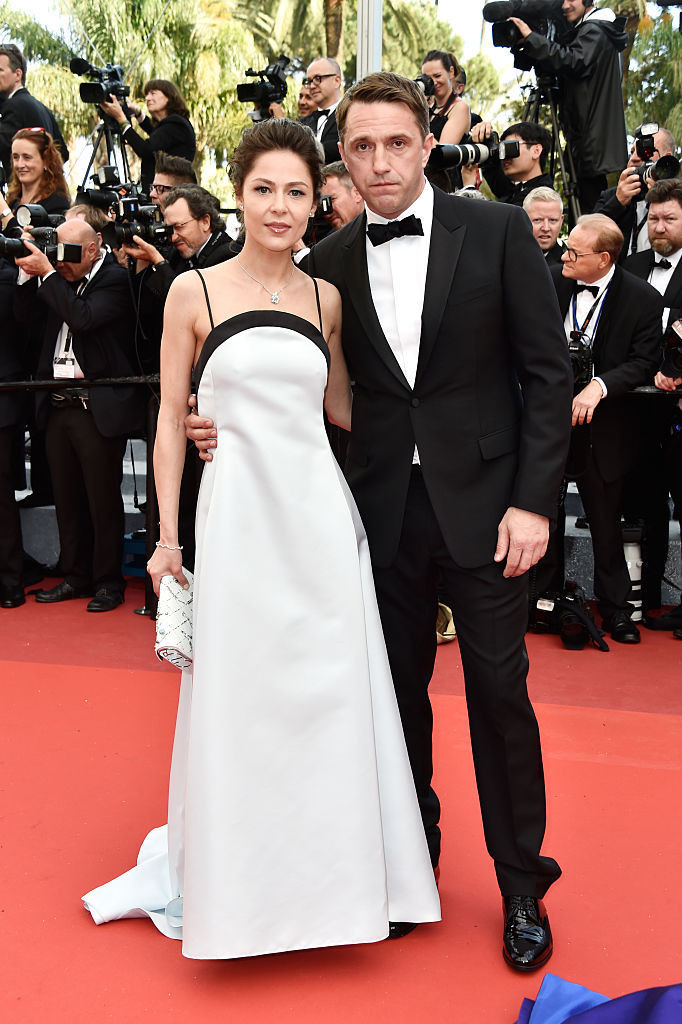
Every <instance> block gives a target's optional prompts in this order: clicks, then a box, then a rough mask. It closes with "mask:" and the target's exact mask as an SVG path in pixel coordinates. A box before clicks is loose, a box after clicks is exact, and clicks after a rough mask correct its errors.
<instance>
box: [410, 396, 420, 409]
mask: <svg viewBox="0 0 682 1024" xmlns="http://www.w3.org/2000/svg"><path fill="white" fill-rule="evenodd" d="M410 405H411V406H412V408H413V409H416V408H417V406H418V405H419V399H418V398H413V399H412V401H411V402H410Z"/></svg>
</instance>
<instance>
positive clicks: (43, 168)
mask: <svg viewBox="0 0 682 1024" xmlns="http://www.w3.org/2000/svg"><path fill="white" fill-rule="evenodd" d="M26 203H38V204H40V205H41V206H42V207H43V208H44V210H45V211H46V212H47V213H64V212H65V211H66V210H68V208H69V206H70V205H71V199H70V197H69V189H68V186H67V184H66V179H65V177H64V172H63V170H62V160H61V157H60V155H59V153H58V152H57V149H56V148H55V145H54V142H53V141H52V136H51V135H50V134H49V132H46V131H45V130H44V129H43V128H21V129H20V130H19V131H18V132H17V133H16V135H15V136H14V138H13V139H12V174H11V177H10V179H9V186H8V189H7V202H5V200H4V199H3V198H2V196H1V195H0V225H1V226H2V230H3V232H4V233H5V234H6V235H14V236H16V237H19V236H20V235H21V228H20V226H19V224H18V223H17V221H16V219H15V217H14V216H13V215H14V211H15V210H16V208H17V207H18V206H22V205H24V204H26Z"/></svg>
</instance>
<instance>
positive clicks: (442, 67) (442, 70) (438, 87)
mask: <svg viewBox="0 0 682 1024" xmlns="http://www.w3.org/2000/svg"><path fill="white" fill-rule="evenodd" d="M455 65H456V66H455ZM422 74H423V75H428V76H429V78H431V79H432V81H433V86H434V96H433V99H434V103H433V106H432V107H431V115H430V123H429V127H430V129H431V132H432V134H433V136H434V138H435V139H436V142H440V143H442V144H443V145H446V144H450V145H454V146H457V145H459V143H460V142H461V141H462V139H463V138H464V137H465V135H467V134H468V131H469V124H470V114H469V104H468V103H467V102H466V101H465V100H463V99H462V98H461V96H459V95H458V93H457V92H456V91H455V89H454V88H453V84H452V83H453V81H457V80H458V79H459V77H460V76H461V74H462V68H461V67H460V65H459V63H458V62H456V61H455V60H454V58H453V57H451V55H450V54H449V53H446V52H445V51H444V50H429V52H428V53H427V54H426V56H425V57H424V60H423V61H422Z"/></svg>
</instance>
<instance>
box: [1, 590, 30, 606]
mask: <svg viewBox="0 0 682 1024" xmlns="http://www.w3.org/2000/svg"><path fill="white" fill-rule="evenodd" d="M20 604H26V598H25V597H24V591H23V589H22V587H0V608H18V607H19V605H20Z"/></svg>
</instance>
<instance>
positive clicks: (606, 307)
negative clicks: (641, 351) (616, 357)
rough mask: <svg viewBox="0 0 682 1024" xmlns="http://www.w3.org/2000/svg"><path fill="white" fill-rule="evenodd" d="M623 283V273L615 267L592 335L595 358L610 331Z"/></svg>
mask: <svg viewBox="0 0 682 1024" xmlns="http://www.w3.org/2000/svg"><path fill="white" fill-rule="evenodd" d="M622 283H623V271H622V270H621V269H620V267H619V266H616V268H615V270H614V272H613V277H612V279H611V283H610V285H609V289H608V291H607V293H606V296H605V298H604V302H603V304H602V307H601V315H600V316H599V323H598V324H597V331H596V333H595V335H594V340H593V342H592V352H593V355H594V356H596V355H597V354H598V353H600V352H601V350H602V348H603V347H604V344H605V339H606V338H608V336H609V331H610V329H611V321H612V320H613V317H614V313H615V311H616V310H617V309H618V302H619V295H620V291H621V287H622Z"/></svg>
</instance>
